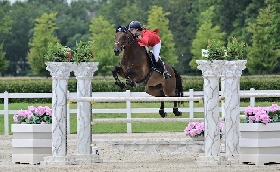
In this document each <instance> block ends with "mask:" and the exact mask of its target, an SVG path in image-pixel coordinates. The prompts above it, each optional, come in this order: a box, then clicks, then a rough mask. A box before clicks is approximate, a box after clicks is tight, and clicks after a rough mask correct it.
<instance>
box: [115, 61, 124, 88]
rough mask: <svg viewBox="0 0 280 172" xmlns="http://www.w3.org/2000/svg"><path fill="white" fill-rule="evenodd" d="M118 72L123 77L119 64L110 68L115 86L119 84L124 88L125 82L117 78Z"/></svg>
mask: <svg viewBox="0 0 280 172" xmlns="http://www.w3.org/2000/svg"><path fill="white" fill-rule="evenodd" d="M118 74H119V75H120V76H121V77H124V72H123V69H122V68H121V67H120V66H114V67H113V68H112V75H113V77H114V78H115V84H116V85H117V86H119V87H120V88H121V89H124V88H125V84H124V83H123V82H121V81H120V80H119V78H118Z"/></svg>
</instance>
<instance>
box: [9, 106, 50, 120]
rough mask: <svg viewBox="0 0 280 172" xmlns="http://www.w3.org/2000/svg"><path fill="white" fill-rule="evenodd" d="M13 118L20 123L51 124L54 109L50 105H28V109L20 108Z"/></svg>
mask: <svg viewBox="0 0 280 172" xmlns="http://www.w3.org/2000/svg"><path fill="white" fill-rule="evenodd" d="M13 119H14V122H15V123H18V124H51V123H52V109H50V108H49V107H48V106H38V107H35V106H28V110H24V109H21V110H19V111H18V113H17V114H16V115H14V116H13Z"/></svg>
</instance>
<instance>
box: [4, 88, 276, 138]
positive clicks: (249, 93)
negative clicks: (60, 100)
mask: <svg viewBox="0 0 280 172" xmlns="http://www.w3.org/2000/svg"><path fill="white" fill-rule="evenodd" d="M279 92H280V90H255V89H253V88H251V89H250V90H241V91H240V97H241V98H245V97H246V98H250V106H255V97H280V94H279ZM184 96H186V97H190V98H197V99H199V97H200V98H201V97H203V91H194V90H193V89H190V90H189V91H188V92H184ZM69 97H77V93H69V94H68V98H69ZM92 97H129V98H135V97H151V96H150V95H148V94H147V93H145V92H130V91H129V90H127V91H126V92H114V93H112V92H93V93H92ZM0 98H3V99H4V109H3V110H0V115H4V131H5V135H8V134H9V115H14V114H17V112H18V110H10V109H9V99H10V98H52V93H8V92H4V93H0ZM194 100H196V99H194ZM179 108H180V111H181V112H188V113H189V118H184V119H185V120H186V121H191V120H192V119H193V120H199V119H198V118H194V113H195V112H204V108H203V107H194V101H189V106H188V107H183V106H181V107H179ZM245 108H246V107H240V111H241V112H243V111H244V110H245ZM67 109H68V110H67V126H68V132H70V114H76V113H77V109H71V108H70V105H69V104H68V105H67ZM158 110H159V108H131V101H129V100H127V101H126V108H123V109H92V113H95V114H100V113H125V114H127V118H126V119H127V131H128V132H130V131H131V120H130V119H131V114H132V113H158ZM165 111H166V112H169V113H170V112H173V108H165ZM220 112H221V108H220ZM184 119H181V120H184ZM167 121H172V119H171V120H167Z"/></svg>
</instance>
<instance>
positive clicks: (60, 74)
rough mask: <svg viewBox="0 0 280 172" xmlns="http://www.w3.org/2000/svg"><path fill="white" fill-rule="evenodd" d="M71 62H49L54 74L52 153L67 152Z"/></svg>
mask: <svg viewBox="0 0 280 172" xmlns="http://www.w3.org/2000/svg"><path fill="white" fill-rule="evenodd" d="M71 64H72V63H68V62H47V63H46V65H47V67H46V69H47V70H48V71H50V74H51V76H52V94H53V95H52V155H53V156H66V154H67V127H66V115H67V104H66V101H67V90H68V78H69V76H70V72H71V71H72V69H71V67H70V66H71Z"/></svg>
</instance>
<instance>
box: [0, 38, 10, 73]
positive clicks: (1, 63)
mask: <svg viewBox="0 0 280 172" xmlns="http://www.w3.org/2000/svg"><path fill="white" fill-rule="evenodd" d="M5 55H6V53H5V52H4V51H3V43H2V44H1V45H0V74H1V73H2V72H3V71H5V70H6V69H7V68H8V66H9V61H8V60H6V58H5Z"/></svg>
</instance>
